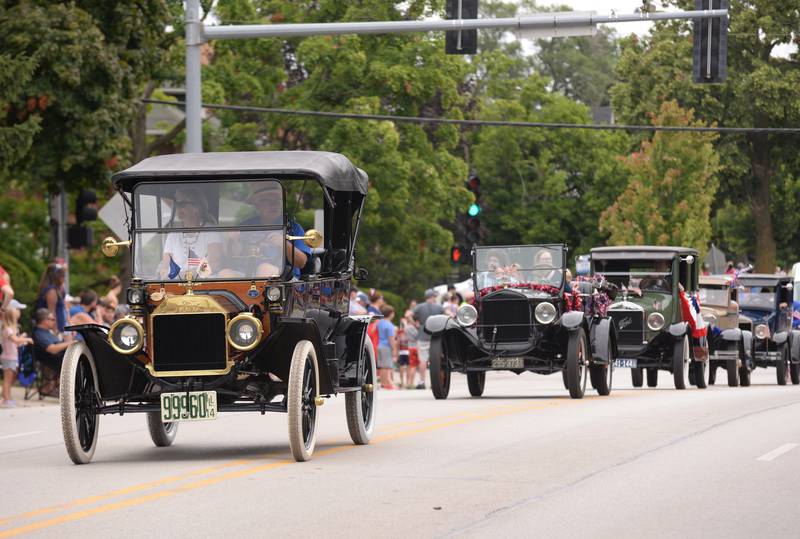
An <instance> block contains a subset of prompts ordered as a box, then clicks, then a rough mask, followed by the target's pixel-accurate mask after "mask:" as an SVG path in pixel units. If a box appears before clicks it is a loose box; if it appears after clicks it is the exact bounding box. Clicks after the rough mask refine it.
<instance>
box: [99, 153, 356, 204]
mask: <svg viewBox="0 0 800 539" xmlns="http://www.w3.org/2000/svg"><path fill="white" fill-rule="evenodd" d="M221 177H231V178H241V179H249V178H277V179H280V180H294V179H307V178H315V179H316V180H317V181H319V183H320V184H322V185H323V186H324V187H327V188H328V189H331V190H333V191H353V192H358V193H361V194H362V195H366V194H367V184H368V182H369V178H368V177H367V173H366V172H364V171H363V170H361V169H360V168H358V167H357V166H355V165H354V164H353V163H351V162H350V160H349V159H348V158H347V157H345V156H343V155H341V154H338V153H333V152H310V151H290V152H209V153H182V154H172V155H159V156H156V157H150V158H148V159H145V160H144V161H141V162H139V163H137V164H135V165H134V166H132V167H130V168H128V169H125V170H123V171H121V172H117V173H116V174H114V176H113V178H112V181H113V183H114V187H115V188H117V189H122V190H123V191H127V192H131V191H132V190H133V188H134V187H135V186H136V184H137V183H139V182H143V181H153V180H155V181H158V180H164V181H194V180H200V179H218V178H221Z"/></svg>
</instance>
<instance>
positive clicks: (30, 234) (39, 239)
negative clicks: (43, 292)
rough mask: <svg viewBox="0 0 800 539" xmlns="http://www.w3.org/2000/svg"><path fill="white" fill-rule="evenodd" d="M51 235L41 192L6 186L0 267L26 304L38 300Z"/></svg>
mask: <svg viewBox="0 0 800 539" xmlns="http://www.w3.org/2000/svg"><path fill="white" fill-rule="evenodd" d="M49 234H50V232H49V228H48V226H47V203H46V201H45V200H44V198H43V197H42V196H41V193H35V192H33V191H30V190H23V189H20V188H19V186H17V185H15V184H13V183H11V184H6V187H5V188H4V190H3V196H2V197H0V246H2V249H0V266H3V267H4V268H5V269H6V270H8V273H9V274H10V275H11V279H12V284H13V286H14V291H15V293H16V296H17V298H18V299H19V300H20V301H21V302H23V303H28V304H29V303H30V302H32V301H33V300H34V299H35V297H36V292H37V291H38V289H39V279H40V277H41V275H42V272H43V270H44V263H43V258H44V255H45V253H44V250H45V249H46V248H47V245H48V243H49V237H50V236H49Z"/></svg>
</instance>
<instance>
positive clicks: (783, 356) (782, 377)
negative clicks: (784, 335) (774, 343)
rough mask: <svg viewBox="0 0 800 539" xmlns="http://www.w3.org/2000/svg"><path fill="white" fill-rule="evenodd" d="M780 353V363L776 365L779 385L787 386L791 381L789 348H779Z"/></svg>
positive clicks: (784, 346)
mask: <svg viewBox="0 0 800 539" xmlns="http://www.w3.org/2000/svg"><path fill="white" fill-rule="evenodd" d="M778 352H779V353H780V357H779V358H778V363H777V364H776V365H775V367H776V369H775V370H776V371H777V372H776V375H777V378H778V385H779V386H785V385H786V382H787V381H788V379H789V348H787V347H786V345H783V346H781V347H779V348H778Z"/></svg>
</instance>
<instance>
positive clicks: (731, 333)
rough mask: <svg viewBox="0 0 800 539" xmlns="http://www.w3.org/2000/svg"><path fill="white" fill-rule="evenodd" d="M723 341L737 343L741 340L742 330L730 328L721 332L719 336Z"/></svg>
mask: <svg viewBox="0 0 800 539" xmlns="http://www.w3.org/2000/svg"><path fill="white" fill-rule="evenodd" d="M720 337H722V340H723V341H731V342H739V341H740V340H742V330H741V329H739V328H731V329H726V330H723V331H722V333H721V334H720Z"/></svg>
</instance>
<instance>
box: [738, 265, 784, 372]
mask: <svg viewBox="0 0 800 539" xmlns="http://www.w3.org/2000/svg"><path fill="white" fill-rule="evenodd" d="M736 284H737V288H738V295H739V308H740V309H741V310H742V314H743V315H744V316H746V317H748V318H750V319H751V320H752V321H753V325H754V327H753V341H754V343H755V344H754V346H755V351H754V357H753V363H754V366H755V367H764V368H766V367H770V368H771V367H775V373H776V377H777V381H778V384H779V385H786V382H787V380H788V379H789V378H791V380H792V383H793V384H800V331H798V330H793V329H792V292H793V289H794V285H793V283H792V278H791V277H788V276H780V275H768V274H757V273H748V274H746V275H740V276H739V278H738V279H737V283H736Z"/></svg>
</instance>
